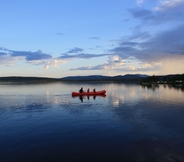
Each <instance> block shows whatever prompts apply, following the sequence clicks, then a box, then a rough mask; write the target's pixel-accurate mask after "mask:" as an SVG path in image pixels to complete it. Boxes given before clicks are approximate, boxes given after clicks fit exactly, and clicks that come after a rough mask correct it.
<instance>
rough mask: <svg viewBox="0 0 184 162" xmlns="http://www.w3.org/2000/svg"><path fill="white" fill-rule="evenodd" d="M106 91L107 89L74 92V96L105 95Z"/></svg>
mask: <svg viewBox="0 0 184 162" xmlns="http://www.w3.org/2000/svg"><path fill="white" fill-rule="evenodd" d="M105 93H106V90H102V91H96V92H82V93H80V92H72V96H88V95H89V96H90V95H92V96H95V95H104V94H105Z"/></svg>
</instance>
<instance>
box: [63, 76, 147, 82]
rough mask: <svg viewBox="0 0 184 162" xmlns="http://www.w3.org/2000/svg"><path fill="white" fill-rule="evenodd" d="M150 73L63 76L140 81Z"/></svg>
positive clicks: (65, 78)
mask: <svg viewBox="0 0 184 162" xmlns="http://www.w3.org/2000/svg"><path fill="white" fill-rule="evenodd" d="M145 77H148V75H142V74H127V75H117V76H103V75H89V76H68V77H64V78H61V80H62V81H140V80H141V79H142V78H145Z"/></svg>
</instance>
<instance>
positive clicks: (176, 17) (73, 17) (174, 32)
mask: <svg viewBox="0 0 184 162" xmlns="http://www.w3.org/2000/svg"><path fill="white" fill-rule="evenodd" d="M0 4H1V5H0V20H1V25H0V69H1V70H0V76H41V77H55V78H60V77H65V76H75V75H107V76H108V75H110V76H114V75H125V74H138V73H139V74H149V75H166V74H175V73H178V74H181V73H184V63H183V62H184V32H183V31H184V21H183V20H184V0H129V1H125V0H108V1H107V0H52V1H51V0H27V1H21V0H0Z"/></svg>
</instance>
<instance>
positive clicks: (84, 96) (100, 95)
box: [72, 94, 106, 102]
mask: <svg viewBox="0 0 184 162" xmlns="http://www.w3.org/2000/svg"><path fill="white" fill-rule="evenodd" d="M72 97H73V98H79V99H80V100H81V102H83V100H84V99H85V98H86V97H87V99H88V100H89V99H90V98H93V99H94V100H95V99H96V97H103V98H105V97H106V94H99V95H83V96H72Z"/></svg>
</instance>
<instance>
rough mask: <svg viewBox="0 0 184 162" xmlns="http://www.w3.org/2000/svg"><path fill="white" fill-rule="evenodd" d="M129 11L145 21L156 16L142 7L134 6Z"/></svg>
mask: <svg viewBox="0 0 184 162" xmlns="http://www.w3.org/2000/svg"><path fill="white" fill-rule="evenodd" d="M128 11H129V12H130V13H131V15H132V16H133V17H134V18H137V19H141V20H144V21H149V20H152V19H153V18H154V14H153V12H152V11H150V10H147V9H144V8H140V7H139V8H132V9H129V10H128Z"/></svg>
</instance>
